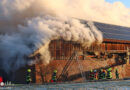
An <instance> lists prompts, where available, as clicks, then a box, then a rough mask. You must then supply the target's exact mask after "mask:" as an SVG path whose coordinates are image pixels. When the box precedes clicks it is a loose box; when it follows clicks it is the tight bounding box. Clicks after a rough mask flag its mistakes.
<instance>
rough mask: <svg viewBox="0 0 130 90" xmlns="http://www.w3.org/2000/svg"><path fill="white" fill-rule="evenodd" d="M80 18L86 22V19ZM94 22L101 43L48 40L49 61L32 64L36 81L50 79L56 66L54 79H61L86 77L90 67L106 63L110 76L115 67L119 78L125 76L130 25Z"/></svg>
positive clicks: (83, 78) (100, 66) (127, 72)
mask: <svg viewBox="0 0 130 90" xmlns="http://www.w3.org/2000/svg"><path fill="white" fill-rule="evenodd" d="M81 22H82V23H84V24H86V25H87V22H86V21H81ZM94 25H95V26H96V28H98V30H100V31H101V32H102V33H103V42H102V43H101V44H97V43H93V44H92V45H91V46H90V47H88V48H83V47H82V45H81V44H79V43H77V42H74V41H73V42H72V41H65V40H63V39H59V40H52V41H51V42H50V44H49V50H50V54H51V62H50V63H49V64H48V65H44V64H42V63H41V62H39V63H38V64H36V65H35V70H36V73H35V74H36V83H44V82H50V80H51V77H52V73H53V70H55V69H56V70H57V71H58V72H57V79H58V80H59V81H63V82H64V81H84V80H89V76H88V74H89V72H90V70H94V69H96V70H100V69H102V68H103V69H107V68H109V67H112V71H113V79H115V69H118V70H119V75H120V79H123V78H128V77H129V76H130V73H129V67H130V65H129V48H130V36H129V34H130V28H128V27H122V26H115V25H110V24H104V23H98V22H95V23H94ZM90 29H91V27H90ZM35 58H37V57H35Z"/></svg>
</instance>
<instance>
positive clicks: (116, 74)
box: [115, 68, 119, 79]
mask: <svg viewBox="0 0 130 90" xmlns="http://www.w3.org/2000/svg"><path fill="white" fill-rule="evenodd" d="M115 76H116V79H119V73H118V70H117V68H116V71H115Z"/></svg>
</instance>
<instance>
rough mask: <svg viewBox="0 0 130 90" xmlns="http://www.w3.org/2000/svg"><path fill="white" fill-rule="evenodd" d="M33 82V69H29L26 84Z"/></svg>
mask: <svg viewBox="0 0 130 90" xmlns="http://www.w3.org/2000/svg"><path fill="white" fill-rule="evenodd" d="M31 81H32V78H31V69H30V68H29V69H27V75H26V82H27V84H30V83H31Z"/></svg>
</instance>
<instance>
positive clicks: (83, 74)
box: [76, 53, 86, 82]
mask: <svg viewBox="0 0 130 90" xmlns="http://www.w3.org/2000/svg"><path fill="white" fill-rule="evenodd" d="M78 56H79V55H78V54H77V53H76V61H77V63H78V67H79V70H80V73H81V76H82V79H83V82H86V77H85V73H84V72H83V65H81V60H79V58H78Z"/></svg>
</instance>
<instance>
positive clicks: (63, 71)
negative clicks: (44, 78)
mask: <svg viewBox="0 0 130 90" xmlns="http://www.w3.org/2000/svg"><path fill="white" fill-rule="evenodd" d="M74 56H75V52H74V53H73V54H72V56H71V57H70V58H69V59H68V61H67V63H66V65H65V66H64V68H63V70H62V72H61V74H60V75H59V77H58V78H57V80H60V79H61V78H62V76H63V75H65V74H66V72H67V69H68V67H69V66H70V64H71V62H72V60H74Z"/></svg>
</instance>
